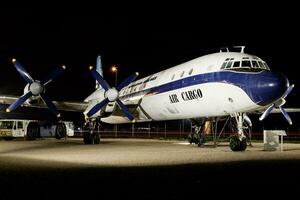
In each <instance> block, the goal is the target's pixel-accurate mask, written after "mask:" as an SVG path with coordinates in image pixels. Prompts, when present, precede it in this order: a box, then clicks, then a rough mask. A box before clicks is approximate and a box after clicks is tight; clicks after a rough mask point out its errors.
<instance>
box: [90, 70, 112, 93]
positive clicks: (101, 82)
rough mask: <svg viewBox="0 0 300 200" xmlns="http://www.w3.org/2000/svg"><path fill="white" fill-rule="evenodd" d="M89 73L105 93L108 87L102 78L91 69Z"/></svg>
mask: <svg viewBox="0 0 300 200" xmlns="http://www.w3.org/2000/svg"><path fill="white" fill-rule="evenodd" d="M90 70H91V73H92V75H93V77H94V78H95V79H96V80H97V81H98V83H99V84H100V85H101V86H102V87H103V88H104V90H105V91H107V90H108V89H109V88H110V87H109V85H108V84H107V83H106V81H105V80H104V79H103V78H102V76H101V75H100V74H99V73H98V72H97V71H95V70H94V69H93V67H90Z"/></svg>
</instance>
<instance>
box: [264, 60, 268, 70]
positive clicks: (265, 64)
mask: <svg viewBox="0 0 300 200" xmlns="http://www.w3.org/2000/svg"><path fill="white" fill-rule="evenodd" d="M263 64H264V66H265V67H266V69H267V70H270V68H269V66H268V65H267V63H265V62H263Z"/></svg>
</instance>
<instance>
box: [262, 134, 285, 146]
mask: <svg viewBox="0 0 300 200" xmlns="http://www.w3.org/2000/svg"><path fill="white" fill-rule="evenodd" d="M279 136H281V145H280V146H279ZM283 136H286V132H285V130H264V150H265V151H275V150H279V149H280V150H281V151H282V150H283ZM279 147H280V148H279Z"/></svg>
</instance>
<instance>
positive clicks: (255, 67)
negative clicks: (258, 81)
mask: <svg viewBox="0 0 300 200" xmlns="http://www.w3.org/2000/svg"><path fill="white" fill-rule="evenodd" d="M253 63H255V64H256V65H254V64H253ZM251 64H252V68H254V69H257V68H259V65H258V62H257V61H256V60H251Z"/></svg>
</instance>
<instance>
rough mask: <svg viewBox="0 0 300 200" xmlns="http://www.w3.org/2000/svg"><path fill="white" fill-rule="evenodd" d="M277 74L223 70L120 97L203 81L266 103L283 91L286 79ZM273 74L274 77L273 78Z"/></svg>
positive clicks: (264, 71) (260, 103) (171, 88)
mask: <svg viewBox="0 0 300 200" xmlns="http://www.w3.org/2000/svg"><path fill="white" fill-rule="evenodd" d="M277 74H278V73H275V72H271V71H266V70H263V71H260V72H257V73H253V72H251V73H246V72H235V71H228V70H226V71H225V70H224V71H218V72H211V73H205V74H197V75H194V76H190V77H186V78H183V79H179V80H176V81H173V82H168V83H165V84H162V85H159V86H156V87H152V88H149V89H146V90H142V91H138V92H134V93H131V94H128V95H124V96H122V97H121V99H127V98H130V97H132V96H136V95H140V94H149V93H153V94H160V93H164V92H169V91H173V90H177V89H181V88H185V87H189V86H193V85H200V84H204V83H226V84H232V85H235V86H237V87H239V88H241V89H242V90H243V91H244V92H245V93H246V94H247V95H248V96H249V98H250V99H251V100H252V101H253V102H254V103H255V104H258V105H267V104H269V103H271V102H272V101H274V100H275V99H277V98H279V97H280V95H282V94H283V92H284V91H285V86H284V83H283V81H287V80H281V78H277ZM275 75H276V76H275ZM274 76H275V77H276V78H275V79H274ZM270 80H272V84H275V85H273V88H272V87H269V84H270ZM268 81H269V82H268ZM273 82H274V83H273ZM277 82H278V83H277ZM274 87H275V88H274ZM274 91H276V92H274ZM212 92H213V91H212ZM203 95H205V94H203Z"/></svg>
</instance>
